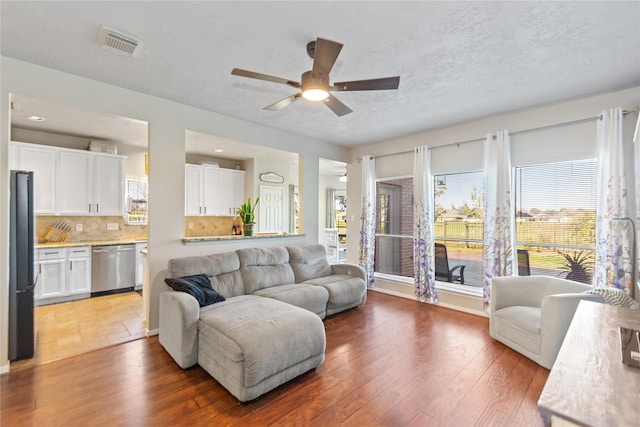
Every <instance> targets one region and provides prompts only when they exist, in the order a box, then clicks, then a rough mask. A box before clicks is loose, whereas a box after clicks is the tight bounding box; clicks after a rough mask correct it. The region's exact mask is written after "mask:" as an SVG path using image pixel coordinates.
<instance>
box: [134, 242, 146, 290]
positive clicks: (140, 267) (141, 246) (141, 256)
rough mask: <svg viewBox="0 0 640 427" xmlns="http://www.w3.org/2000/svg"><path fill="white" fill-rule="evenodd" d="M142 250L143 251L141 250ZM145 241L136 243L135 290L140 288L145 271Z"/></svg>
mask: <svg viewBox="0 0 640 427" xmlns="http://www.w3.org/2000/svg"><path fill="white" fill-rule="evenodd" d="M143 251H144V252H143ZM146 251H147V244H146V243H136V287H135V289H136V290H139V289H142V286H143V284H144V276H145V274H146V272H147V256H146V254H145V252H146Z"/></svg>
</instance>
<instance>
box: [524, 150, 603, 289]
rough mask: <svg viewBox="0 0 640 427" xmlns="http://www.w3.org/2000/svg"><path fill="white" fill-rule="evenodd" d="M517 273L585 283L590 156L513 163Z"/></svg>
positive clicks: (591, 244) (592, 225) (592, 198)
mask: <svg viewBox="0 0 640 427" xmlns="http://www.w3.org/2000/svg"><path fill="white" fill-rule="evenodd" d="M514 191H515V205H516V206H515V215H516V239H517V245H518V250H519V252H518V270H519V274H520V275H527V274H531V275H548V276H555V277H561V278H566V279H569V280H575V281H578V282H583V283H591V277H592V274H593V262H594V254H595V240H596V237H595V236H596V161H595V160H588V161H572V162H562V163H547V164H542V165H535V166H523V167H517V168H515V188H514Z"/></svg>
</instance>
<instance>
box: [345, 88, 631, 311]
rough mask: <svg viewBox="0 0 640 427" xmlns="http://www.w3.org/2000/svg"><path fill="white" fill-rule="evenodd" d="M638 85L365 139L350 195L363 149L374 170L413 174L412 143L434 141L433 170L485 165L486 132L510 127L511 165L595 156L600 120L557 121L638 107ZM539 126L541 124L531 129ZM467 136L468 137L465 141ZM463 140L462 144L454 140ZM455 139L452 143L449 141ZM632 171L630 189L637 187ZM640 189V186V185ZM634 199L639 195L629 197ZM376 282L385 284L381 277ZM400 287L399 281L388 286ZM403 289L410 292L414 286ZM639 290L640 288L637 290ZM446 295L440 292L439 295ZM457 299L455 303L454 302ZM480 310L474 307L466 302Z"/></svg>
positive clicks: (355, 226)
mask: <svg viewBox="0 0 640 427" xmlns="http://www.w3.org/2000/svg"><path fill="white" fill-rule="evenodd" d="M639 106H640V87H635V88H631V89H627V90H622V91H617V92H613V93H608V94H604V95H599V96H593V97H589V98H585V99H580V100H573V101H569V102H565V103H560V104H556V105H549V106H545V107H540V108H534V109H529V110H523V111H517V112H513V113H509V114H503V115H499V116H492V117H488V118H485V119H482V120H477V121H473V122H469V123H463V124H459V125H457V126H450V127H447V128H442V129H437V130H433V131H428V132H422V133H417V134H413V135H407V136H404V137H400V138H395V139H392V140H387V141H381V142H378V143H375V144H368V145H361V146H357V147H355V148H354V149H353V150H352V151H351V163H350V164H349V166H348V172H347V173H348V175H349V183H348V184H349V185H348V199H349V200H361V197H362V194H361V176H362V171H361V166H360V161H359V159H360V158H361V157H362V156H363V155H372V156H374V157H376V176H377V177H378V178H383V177H397V176H406V175H412V174H413V149H414V148H415V147H416V146H419V145H426V146H429V147H433V152H432V168H433V172H434V174H443V173H455V172H465V171H474V170H482V169H483V140H484V138H485V137H486V135H487V134H488V133H495V132H496V131H498V130H503V129H507V130H508V131H509V132H510V134H511V135H512V137H511V141H512V142H511V144H512V145H511V146H512V158H513V165H514V166H517V165H527V164H536V163H541V162H549V161H564V160H570V159H586V158H595V157H596V120H595V119H593V120H587V121H580V122H579V123H573V124H566V125H559V126H554V125H556V124H560V123H565V122H572V121H578V120H581V119H585V118H595V117H596V116H597V115H599V114H600V113H601V112H602V111H603V110H605V109H609V108H613V107H623V109H625V110H635V111H637V110H638V107H639ZM636 118H637V112H634V113H631V114H628V115H627V116H626V117H625V128H624V132H625V144H626V149H627V154H628V156H627V160H628V162H629V163H631V161H632V155H631V153H632V152H633V151H632V142H631V140H632V138H633V130H634V126H635V123H636ZM534 128H541V129H537V130H530V129H534ZM466 141H469V142H466ZM457 142H464V143H462V144H460V145H457V144H454V143H457ZM448 144H453V145H448ZM633 185H634V184H633V179H632V177H630V182H629V186H628V188H629V190H631V189H632V188H634V187H633ZM639 190H640V189H639ZM631 203H632V204H635V200H633V198H631ZM359 217H360V215H359V210H358V211H354V210H350V213H349V215H348V221H347V259H348V261H349V262H357V261H358V259H357V257H358V253H359V251H358V248H359V246H358V243H359V233H360V218H359ZM376 286H380V287H385V283H384V281H382V280H376ZM388 288H389V289H391V288H393V289H394V290H395V291H397V287H393V286H391V284H390V285H389V286H388ZM404 289H405V290H406V291H407V292H408V293H410V294H412V293H413V289H412V287H411V286H405V287H404ZM636 294H640V291H639V292H636ZM442 296H444V297H445V298H446V295H445V294H444V293H441V298H440V300H441V301H443V297H442ZM455 304H456V303H452V304H451V305H453V306H455ZM463 308H465V309H470V310H472V311H474V310H476V311H477V306H476V307H463Z"/></svg>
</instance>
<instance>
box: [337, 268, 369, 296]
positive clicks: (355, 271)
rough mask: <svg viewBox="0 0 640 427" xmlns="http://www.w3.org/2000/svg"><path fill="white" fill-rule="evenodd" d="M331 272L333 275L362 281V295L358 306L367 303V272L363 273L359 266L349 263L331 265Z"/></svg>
mask: <svg viewBox="0 0 640 427" xmlns="http://www.w3.org/2000/svg"><path fill="white" fill-rule="evenodd" d="M331 271H333V274H339V275H342V276H352V277H358V278H360V279H362V281H363V282H364V294H363V295H362V300H361V301H360V304H364V303H365V302H367V272H366V271H364V268H362V266H361V265H358V264H349V263H343V264H331Z"/></svg>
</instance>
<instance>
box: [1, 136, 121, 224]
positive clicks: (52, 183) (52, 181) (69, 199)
mask: <svg viewBox="0 0 640 427" xmlns="http://www.w3.org/2000/svg"><path fill="white" fill-rule="evenodd" d="M9 152H10V155H11V157H12V158H11V160H10V164H12V165H14V166H15V168H17V169H22V170H30V171H33V172H34V174H33V176H34V205H35V209H34V212H35V214H37V215H42V214H53V215H56V214H64V215H102V216H122V215H124V160H125V156H117V155H110V154H102V153H96V152H93V151H82V150H71V149H68V148H59V147H51V146H46V145H37V144H28V143H23V142H11V144H10V151H9Z"/></svg>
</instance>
